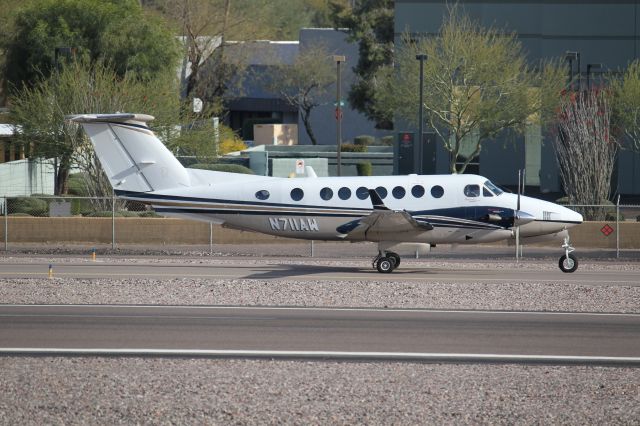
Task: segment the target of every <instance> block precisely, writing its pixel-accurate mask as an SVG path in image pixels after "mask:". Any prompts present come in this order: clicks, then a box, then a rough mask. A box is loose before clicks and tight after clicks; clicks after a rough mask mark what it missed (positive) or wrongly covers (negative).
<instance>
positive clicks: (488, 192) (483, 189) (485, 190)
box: [482, 186, 493, 197]
mask: <svg viewBox="0 0 640 426" xmlns="http://www.w3.org/2000/svg"><path fill="white" fill-rule="evenodd" d="M482 195H484V196H485V197H493V194H492V193H491V191H489V189H488V188H487V187H486V186H483V187H482Z"/></svg>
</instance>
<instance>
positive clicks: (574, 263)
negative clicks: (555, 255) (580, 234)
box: [558, 237, 578, 273]
mask: <svg viewBox="0 0 640 426" xmlns="http://www.w3.org/2000/svg"><path fill="white" fill-rule="evenodd" d="M562 248H563V249H564V254H563V255H562V256H561V257H560V260H559V261H558V266H559V267H560V270H561V271H562V272H566V273H569V272H574V271H575V270H576V269H578V258H577V257H575V256H574V255H573V254H571V252H573V251H575V249H574V248H573V247H571V244H570V243H569V237H566V238H565V239H564V244H562Z"/></svg>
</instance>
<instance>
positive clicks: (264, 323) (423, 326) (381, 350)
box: [0, 305, 640, 365]
mask: <svg viewBox="0 0 640 426" xmlns="http://www.w3.org/2000/svg"><path fill="white" fill-rule="evenodd" d="M0 320H1V321H0V322H1V324H2V325H1V326H0V342H1V346H2V348H1V349H0V353H4V354H7V353H8V354H34V353H36V354H42V353H47V354H56V353H58V354H74V353H75V354H114V355H182V356H203V355H205V356H249V357H268V358H277V357H289V358H291V357H293V358H340V359H344V358H351V359H352V358H357V359H362V358H363V359H396V360H397V359H407V360H440V361H443V360H445V361H476V362H477V361H494V362H495V361H502V362H507V361H508V362H552V363H592V362H595V363H605V364H606V363H614V364H631V365H640V315H638V314H591V313H542V312H539V313H538V312H490V311H444V310H440V311H436V310H393V309H319V308H286V307H283V308H277V307H276V308H273V307H269V308H267V307H265V308H247V307H207V306H124V305H121V306H108V305H0Z"/></svg>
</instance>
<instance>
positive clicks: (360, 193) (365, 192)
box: [356, 186, 369, 200]
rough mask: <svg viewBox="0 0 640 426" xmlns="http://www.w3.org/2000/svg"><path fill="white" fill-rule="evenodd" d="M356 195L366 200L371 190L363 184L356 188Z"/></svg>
mask: <svg viewBox="0 0 640 426" xmlns="http://www.w3.org/2000/svg"><path fill="white" fill-rule="evenodd" d="M356 197H358V198H359V199H361V200H366V199H367V198H369V190H368V189H367V188H365V187H364V186H361V187H360V188H358V189H356Z"/></svg>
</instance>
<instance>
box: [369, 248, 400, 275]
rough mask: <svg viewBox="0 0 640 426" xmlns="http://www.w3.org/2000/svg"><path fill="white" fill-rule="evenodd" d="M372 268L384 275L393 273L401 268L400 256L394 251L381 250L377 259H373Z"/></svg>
mask: <svg viewBox="0 0 640 426" xmlns="http://www.w3.org/2000/svg"><path fill="white" fill-rule="evenodd" d="M371 266H373V268H374V269H377V270H378V272H380V273H382V274H388V273H391V271H393V270H394V269H396V268H397V267H398V266H400V255H398V253H394V252H392V251H384V250H380V251H379V252H378V255H377V256H376V257H375V259H373V262H372V264H371Z"/></svg>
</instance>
